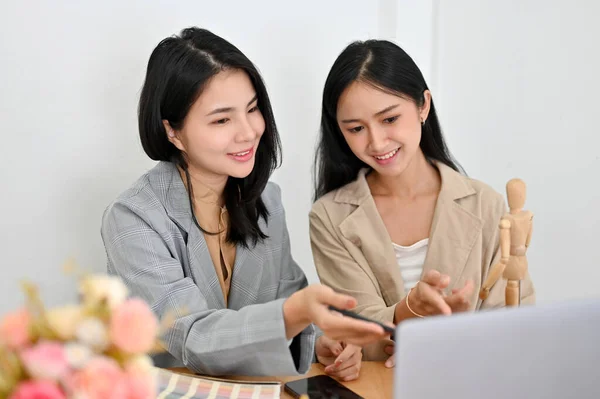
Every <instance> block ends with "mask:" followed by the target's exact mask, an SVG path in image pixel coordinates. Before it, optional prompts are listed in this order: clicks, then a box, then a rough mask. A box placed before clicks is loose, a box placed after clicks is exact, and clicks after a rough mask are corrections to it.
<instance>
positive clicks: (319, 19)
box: [0, 0, 380, 314]
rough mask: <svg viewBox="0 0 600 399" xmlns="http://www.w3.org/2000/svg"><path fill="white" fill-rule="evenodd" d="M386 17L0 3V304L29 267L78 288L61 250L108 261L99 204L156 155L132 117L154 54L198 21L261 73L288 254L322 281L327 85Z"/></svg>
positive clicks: (10, 297) (270, 7)
mask: <svg viewBox="0 0 600 399" xmlns="http://www.w3.org/2000/svg"><path fill="white" fill-rule="evenodd" d="M379 15H380V12H379V9H378V3H377V2H371V1H360V0H352V1H348V0H336V1H326V2H323V1H317V0H305V1H302V2H293V3H292V2H280V1H275V0H272V1H253V2H245V1H237V2H233V4H228V5H227V6H225V5H223V4H221V3H219V2H200V1H179V2H177V3H173V2H170V1H158V0H155V1H141V0H140V1H129V2H122V1H118V0H107V1H102V2H72V1H70V0H61V1H21V2H7V3H4V4H3V6H2V10H1V11H0V37H2V39H1V42H0V54H1V57H2V62H1V63H0V93H1V96H0V120H1V121H2V127H3V131H4V137H3V139H2V144H1V150H0V154H1V155H2V157H1V162H2V164H1V165H2V166H1V169H0V182H2V189H1V190H2V195H1V196H0V209H2V222H1V225H2V228H0V250H1V253H2V277H1V278H0V299H1V300H0V314H1V313H3V312H5V311H7V310H8V309H12V308H14V307H15V306H17V305H19V304H20V303H21V302H22V296H21V292H20V289H19V286H18V282H19V281H20V280H21V279H23V278H29V279H33V280H34V281H35V282H38V283H40V285H41V288H42V290H43V291H42V292H43V294H44V298H45V299H46V300H47V301H48V303H50V304H55V303H60V302H63V301H66V300H71V299H73V294H74V285H73V281H72V280H70V279H69V278H68V277H66V276H64V275H63V274H61V272H60V269H61V265H62V263H63V262H64V261H65V260H66V259H67V258H70V257H74V258H75V259H76V260H77V261H78V262H79V264H80V265H81V266H83V267H87V268H90V269H91V270H95V271H103V270H105V254H104V249H103V245H102V241H101V238H100V233H99V232H100V221H101V215H102V212H103V210H104V208H105V207H106V205H107V204H108V203H109V202H110V201H111V200H112V199H114V198H115V197H116V196H117V195H118V193H119V192H121V191H122V190H124V189H125V188H127V187H128V186H129V185H130V184H131V183H132V182H133V181H134V180H135V179H136V178H137V177H138V176H139V175H141V174H142V173H143V172H145V171H146V170H147V169H149V168H150V167H151V166H153V165H154V163H153V162H151V161H150V160H148V159H147V157H146V156H145V154H144V153H143V151H142V150H141V146H140V144H139V139H138V135H137V124H136V106H137V99H138V95H139V90H140V88H141V85H142V82H143V77H144V71H145V67H146V63H147V60H148V57H149V55H150V53H151V51H152V49H153V48H154V46H155V45H156V44H157V43H158V42H159V41H160V40H161V39H162V38H164V37H166V36H168V35H171V34H174V33H177V32H178V31H179V30H180V29H181V28H184V27H187V26H190V25H198V26H202V27H206V28H208V29H211V30H213V31H214V32H215V33H217V34H220V35H222V36H224V37H225V38H226V39H229V40H231V41H232V42H233V43H234V44H235V45H237V46H238V47H239V48H240V49H241V50H242V51H244V52H245V53H246V54H247V55H248V57H249V58H250V59H251V60H252V61H254V62H255V63H256V64H257V66H258V68H259V69H260V70H261V72H262V73H263V75H264V78H265V80H266V83H267V86H268V89H269V92H270V94H271V97H272V102H273V106H274V110H275V115H276V118H277V122H278V124H279V128H280V132H281V136H282V141H283V148H284V158H283V159H284V163H283V166H282V168H281V169H280V170H278V171H277V172H276V174H275V176H274V180H275V181H277V182H279V183H280V184H281V186H282V188H283V199H284V203H285V206H286V208H287V214H288V225H289V229H290V234H291V239H292V243H293V254H294V256H295V258H296V259H297V261H298V262H299V263H300V264H301V265H302V266H303V267H304V268H305V270H306V273H307V275H308V277H309V279H310V280H311V281H316V274H315V271H314V267H313V263H312V256H311V253H310V246H309V240H308V211H309V209H310V205H311V193H312V185H311V164H312V156H313V149H314V143H315V138H316V134H317V129H318V121H319V107H320V96H321V90H322V86H323V84H324V81H325V77H326V73H327V71H328V69H329V67H330V66H331V64H332V63H333V60H334V58H335V57H336V56H337V54H338V53H339V52H340V51H341V50H342V48H343V47H344V46H345V45H346V44H348V43H349V42H350V41H351V40H354V39H356V38H368V37H375V36H377V34H378V32H377V29H378V18H379ZM284 179H287V180H286V181H284Z"/></svg>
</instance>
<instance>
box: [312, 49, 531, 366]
mask: <svg viewBox="0 0 600 399" xmlns="http://www.w3.org/2000/svg"><path fill="white" fill-rule="evenodd" d="M316 161H317V169H316V171H317V176H316V193H315V203H314V205H313V208H312V210H311V212H310V237H311V245H312V251H313V256H314V261H315V265H316V268H317V272H318V274H319V277H320V279H321V282H322V283H323V284H325V285H328V286H330V287H332V288H333V289H334V290H335V291H337V292H340V293H343V294H346V295H350V296H353V297H354V298H356V299H357V302H358V306H357V307H356V309H355V310H356V311H357V312H358V313H359V314H361V315H363V316H367V317H370V318H373V319H376V320H378V321H381V322H387V323H393V324H397V323H399V322H401V321H402V320H405V319H407V318H413V317H426V316H430V315H437V314H446V315H449V314H452V313H456V312H463V311H473V310H480V309H486V308H494V307H501V306H504V290H505V284H506V283H505V282H504V281H503V280H500V281H499V282H498V283H497V284H496V285H495V286H494V287H493V289H492V290H491V292H490V295H489V297H488V298H487V299H486V300H485V301H483V302H481V301H479V300H478V292H479V289H480V287H481V284H482V282H483V281H484V280H485V278H486V276H487V274H488V272H489V270H490V267H491V266H492V265H493V264H494V263H496V262H497V261H499V259H500V257H499V229H498V223H499V221H500V218H501V216H502V215H503V214H504V213H505V212H506V210H507V209H506V206H505V202H504V199H503V196H502V195H500V194H499V193H497V192H496V191H494V190H493V189H492V188H490V187H489V186H487V185H486V184H484V183H482V182H479V181H477V180H474V179H471V178H468V177H466V176H464V175H463V174H461V173H460V169H459V167H458V166H457V164H456V162H455V161H454V160H453V158H452V156H451V154H450V152H449V151H448V149H447V146H446V144H445V141H444V138H443V135H442V131H441V127H440V123H439V121H438V117H437V114H436V110H435V107H434V104H433V100H432V97H431V92H430V91H429V89H428V87H427V84H426V83H425V80H424V78H423V76H422V74H421V72H420V70H419V68H418V67H417V65H416V64H415V63H414V62H413V60H412V59H411V58H410V56H409V55H407V54H406V53H405V52H404V51H403V50H402V49H401V48H399V47H398V46H396V45H395V44H393V43H390V42H388V41H381V40H369V41H366V42H355V43H352V44H351V45H349V46H348V47H347V48H346V49H345V50H344V51H343V52H342V53H341V54H340V56H339V57H338V58H337V60H336V61H335V63H334V65H333V67H332V69H331V71H330V73H329V76H328V78H327V81H326V83H325V88H324V93H323V110H322V120H321V137H320V142H319V147H318V151H317V159H316ZM521 294H522V297H521V303H522V304H531V303H534V301H535V294H534V288H533V284H532V282H531V279H530V277H529V276H527V278H526V279H525V280H524V281H523V283H522V290H521ZM390 343H391V341H387V342H382V343H379V344H378V345H376V346H371V347H369V348H367V349H366V350H365V359H382V358H387V357H388V356H387V355H386V353H387V354H388V355H390V354H392V353H393V347H392V346H390V345H389V344H390ZM393 364H394V360H393V356H392V357H391V358H390V359H388V361H387V362H386V365H388V366H392V365H393Z"/></svg>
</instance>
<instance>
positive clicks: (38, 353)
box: [21, 341, 69, 381]
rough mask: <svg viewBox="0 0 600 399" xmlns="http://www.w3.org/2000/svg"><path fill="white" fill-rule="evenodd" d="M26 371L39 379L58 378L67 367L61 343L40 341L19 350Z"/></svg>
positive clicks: (54, 379)
mask: <svg viewBox="0 0 600 399" xmlns="http://www.w3.org/2000/svg"><path fill="white" fill-rule="evenodd" d="M21 360H22V361H23V365H24V366H25V370H27V373H29V375H30V376H31V377H33V378H36V379H40V380H53V381H56V380H58V379H60V378H61V377H62V376H63V375H64V374H65V373H66V372H67V371H68V369H69V364H68V362H67V356H66V354H65V351H64V349H63V347H62V345H61V344H59V343H57V342H50V341H42V342H40V343H38V344H37V345H35V346H34V347H31V348H28V349H25V350H23V351H22V352H21Z"/></svg>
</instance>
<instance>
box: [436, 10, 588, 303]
mask: <svg viewBox="0 0 600 399" xmlns="http://www.w3.org/2000/svg"><path fill="white" fill-rule="evenodd" d="M435 6H436V13H437V18H436V20H437V25H436V31H437V34H436V37H435V40H436V41H437V43H436V45H435V48H436V49H437V52H436V53H435V54H433V57H434V59H436V60H437V63H436V64H435V82H436V92H435V93H434V99H435V100H436V101H437V104H436V105H437V106H438V109H439V111H440V114H441V118H442V122H443V124H444V127H445V130H446V133H447V138H448V140H449V144H450V147H451V149H452V150H453V151H454V153H455V155H456V156H457V158H458V159H459V161H460V162H461V163H462V165H463V166H464V167H465V168H466V169H467V172H468V173H469V174H470V175H471V176H473V177H475V178H479V179H482V180H483V181H485V182H487V183H489V184H490V185H492V186H493V187H494V188H495V189H497V190H498V191H500V192H501V193H503V194H505V192H504V185H505V183H506V181H508V180H509V179H510V178H512V177H521V178H523V179H524V180H525V181H526V183H527V184H528V198H527V203H526V207H528V208H529V209H531V210H532V211H533V212H534V215H535V216H534V232H533V240H532V243H531V247H530V250H529V257H528V258H529V264H530V272H531V275H532V278H533V279H534V283H535V285H536V286H537V290H538V298H539V302H548V301H556V300H560V299H567V298H579V297H586V296H600V285H599V284H598V281H600V252H599V251H598V249H597V248H598V239H599V238H600V184H599V181H600V173H599V172H600V150H599V147H600V135H599V134H598V133H599V129H598V123H597V113H598V106H599V105H600V101H599V100H598V93H600V77H599V75H598V71H600V52H599V51H598V38H599V37H600V26H599V25H598V21H597V17H598V15H600V3H599V2H597V1H594V0H589V1H585V0H578V1H566V0H546V1H541V0H538V1H535V0H526V1H523V0H509V1H486V2H482V1H479V0H453V1H451V2H448V1H436V2H435Z"/></svg>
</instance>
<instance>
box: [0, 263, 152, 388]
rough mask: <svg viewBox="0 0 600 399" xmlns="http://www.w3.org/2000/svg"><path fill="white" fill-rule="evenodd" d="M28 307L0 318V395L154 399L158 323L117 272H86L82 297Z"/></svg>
mask: <svg viewBox="0 0 600 399" xmlns="http://www.w3.org/2000/svg"><path fill="white" fill-rule="evenodd" d="M23 287H24V291H25V294H26V298H27V301H26V306H24V307H23V308H22V309H19V310H17V311H14V312H12V313H9V314H7V315H5V316H4V317H3V318H1V319H0V399H4V398H8V399H108V398H111V399H150V398H152V399H154V398H155V397H156V383H155V381H154V373H153V367H154V366H153V362H152V359H151V358H150V356H149V354H151V353H153V352H155V351H160V350H161V349H160V342H159V341H158V339H157V337H158V336H159V334H160V333H161V332H160V330H161V326H160V325H159V323H158V320H157V319H156V317H155V315H154V314H153V312H152V311H151V309H150V308H149V307H148V305H147V304H146V303H145V302H143V301H142V300H141V299H139V298H128V291H127V288H126V287H125V285H124V284H123V283H122V282H121V281H120V280H119V279H118V278H116V277H111V276H106V275H89V276H83V277H82V278H81V279H80V282H79V294H80V295H79V298H80V299H79V303H78V304H75V305H67V306H63V307H57V308H54V309H46V308H45V307H44V305H43V303H42V301H41V300H40V297H39V294H38V290H37V287H36V286H34V285H33V284H30V283H26V284H24V285H23Z"/></svg>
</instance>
